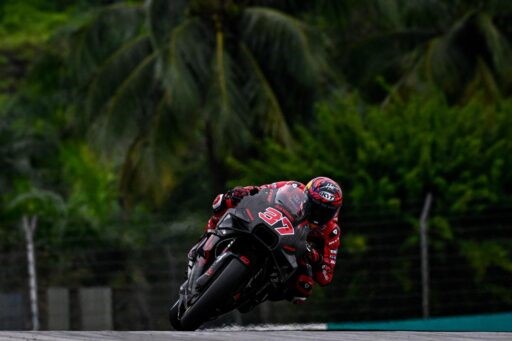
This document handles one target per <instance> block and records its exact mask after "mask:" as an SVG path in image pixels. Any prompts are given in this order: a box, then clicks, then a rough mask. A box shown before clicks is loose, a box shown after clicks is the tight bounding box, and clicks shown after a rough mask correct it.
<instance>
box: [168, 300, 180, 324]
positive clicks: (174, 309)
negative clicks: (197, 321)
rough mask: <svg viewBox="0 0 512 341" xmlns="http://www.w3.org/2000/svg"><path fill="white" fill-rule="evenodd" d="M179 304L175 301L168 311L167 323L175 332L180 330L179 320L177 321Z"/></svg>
mask: <svg viewBox="0 0 512 341" xmlns="http://www.w3.org/2000/svg"><path fill="white" fill-rule="evenodd" d="M179 303H180V301H179V300H178V301H176V303H174V304H173V305H172V306H171V309H169V322H170V323H171V326H172V327H173V328H174V329H175V330H182V327H181V323H180V320H178V310H179V309H180V307H179Z"/></svg>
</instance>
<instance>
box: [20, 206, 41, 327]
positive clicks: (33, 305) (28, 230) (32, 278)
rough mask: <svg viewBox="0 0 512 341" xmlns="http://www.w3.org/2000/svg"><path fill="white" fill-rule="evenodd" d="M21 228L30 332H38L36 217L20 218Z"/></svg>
mask: <svg viewBox="0 0 512 341" xmlns="http://www.w3.org/2000/svg"><path fill="white" fill-rule="evenodd" d="M22 228H23V231H24V232H25V240H26V242H27V260H28V276H29V288H30V310H31V312H32V330H39V308H38V300H37V273H36V258H35V255H34V253H35V252H34V232H35V231H36V228H37V216H32V217H30V218H29V217H27V216H26V215H24V216H23V218H22Z"/></svg>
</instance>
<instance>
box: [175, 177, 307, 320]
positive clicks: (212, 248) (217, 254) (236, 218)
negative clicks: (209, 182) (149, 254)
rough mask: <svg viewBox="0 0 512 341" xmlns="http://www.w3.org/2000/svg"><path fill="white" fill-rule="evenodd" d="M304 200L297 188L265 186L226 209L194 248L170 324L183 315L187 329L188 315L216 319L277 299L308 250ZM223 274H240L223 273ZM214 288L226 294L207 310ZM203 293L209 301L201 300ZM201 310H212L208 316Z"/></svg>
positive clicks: (189, 318)
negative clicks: (199, 245)
mask: <svg viewBox="0 0 512 341" xmlns="http://www.w3.org/2000/svg"><path fill="white" fill-rule="evenodd" d="M304 196H305V194H304V193H303V192H302V191H301V190H300V189H298V188H297V187H296V186H292V187H289V188H284V189H282V190H281V189H273V188H268V189H263V190H261V191H260V192H259V193H257V194H255V195H252V196H247V197H244V198H243V199H242V200H241V201H240V203H239V204H238V205H237V207H236V208H232V209H228V210H227V211H226V212H225V214H224V215H223V216H222V217H221V219H220V220H219V223H218V224H217V227H216V229H215V230H214V232H213V234H211V235H210V236H209V238H208V239H207V241H206V242H205V243H204V244H202V247H201V249H200V250H198V252H197V255H198V256H197V258H196V261H195V263H194V265H193V267H192V270H191V271H190V274H189V277H188V279H187V281H185V283H184V284H183V285H182V286H181V288H180V299H179V303H178V305H173V306H172V308H171V314H170V316H171V317H170V319H171V320H172V321H171V323H172V324H173V326H175V327H176V326H178V327H179V325H180V320H181V318H182V316H185V317H184V318H185V320H184V321H186V323H185V325H186V324H187V323H188V324H189V326H190V323H191V317H192V316H195V317H198V316H201V318H215V317H216V316H219V315H220V314H223V313H225V312H228V311H230V310H232V309H235V308H237V307H241V308H242V310H244V309H245V308H247V307H249V309H250V307H251V306H252V307H253V306H255V305H257V304H259V303H261V302H262V301H264V300H265V299H267V297H270V296H272V297H281V296H282V295H281V296H280V295H279V293H281V292H282V291H283V289H284V288H286V283H287V281H288V280H289V279H290V278H291V276H293V274H294V273H295V271H296V270H297V268H298V266H299V265H298V260H299V259H301V258H302V257H303V256H304V254H305V252H307V241H306V239H307V235H308V233H309V228H308V227H307V226H302V224H300V221H301V219H302V218H301V211H300V210H301V208H302V207H303V201H304V200H305V197H304ZM233 262H235V263H236V264H238V265H235V263H233ZM226 271H228V272H229V271H231V272H233V271H242V272H243V274H242V273H240V274H237V275H236V276H226V275H222V274H223V273H224V272H226ZM221 279H222V280H223V281H224V280H225V281H227V282H226V284H227V285H228V288H229V290H227V291H223V290H221V288H222V286H219V285H220V283H218V282H219V281H220V280H221ZM233 280H234V281H238V282H237V283H234V282H233ZM228 282H229V283H228ZM210 288H211V289H210ZM217 290H219V292H221V291H222V292H223V293H222V294H221V295H228V296H226V297H224V298H223V299H220V300H214V301H215V302H216V303H215V307H207V305H208V304H213V303H212V302H213V301H212V300H211V297H212V296H211V295H212V292H215V291H217ZM230 290H233V291H230ZM228 292H229V294H228ZM204 295H206V296H207V297H208V298H207V299H206V298H205V299H201V297H202V296H204ZM206 302H208V303H206ZM201 307H202V308H201ZM204 309H213V310H212V314H210V313H206V310H204ZM192 312H193V313H192ZM200 312H201V313H200ZM197 314H199V315H197ZM202 322H206V320H204V321H202Z"/></svg>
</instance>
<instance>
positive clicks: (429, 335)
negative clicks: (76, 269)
mask: <svg viewBox="0 0 512 341" xmlns="http://www.w3.org/2000/svg"><path fill="white" fill-rule="evenodd" d="M0 340H1V341H4V340H6V341H12V340H37V341H39V340H41V341H82V340H87V341H88V340H100V341H103V340H108V341H113V340H128V341H164V340H165V341H169V340H218V341H221V340H222V341H226V340H236V341H238V340H243V341H255V340H258V341H259V340H265V341H266V340H271V341H287V340H294V341H296V340H343V341H381V340H382V341H392V340H393V341H404V340H408V341H409V340H419V341H426V340H436V341H437V340H441V341H462V340H464V341H467V340H470V341H471V340H486V341H487V340H489V341H491V340H493V341H501V340H507V341H511V340H512V333H488V332H482V333H478V332H472V333H465V332H460V333H457V332H409V331H407V332H405V331H403V332H401V331H396V332H389V331H388V332H379V331H371V332H366V331H357V332H353V331H351V332H346V331H301V330H287V331H269V330H267V331H257V330H245V331H233V330H215V331H209V330H200V331H195V332H173V331H140V332H139V331H131V332H129V331H126V332H120V331H95V332H92V331H91V332H78V331H76V332H75V331H42V332H28V331H25V332H22V331H18V332H7V331H0Z"/></svg>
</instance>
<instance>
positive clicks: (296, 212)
mask: <svg viewBox="0 0 512 341" xmlns="http://www.w3.org/2000/svg"><path fill="white" fill-rule="evenodd" d="M306 199H307V197H306V194H304V191H302V190H301V189H300V188H298V187H297V186H296V185H285V186H283V187H281V188H279V189H278V190H277V193H276V198H275V202H276V203H277V204H279V205H282V206H283V207H284V208H286V209H287V211H288V212H290V214H291V215H292V217H293V218H294V219H296V220H300V219H301V218H302V216H303V214H304V204H305V203H306Z"/></svg>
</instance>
